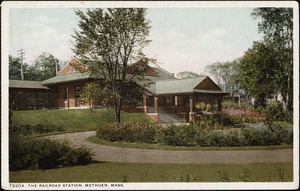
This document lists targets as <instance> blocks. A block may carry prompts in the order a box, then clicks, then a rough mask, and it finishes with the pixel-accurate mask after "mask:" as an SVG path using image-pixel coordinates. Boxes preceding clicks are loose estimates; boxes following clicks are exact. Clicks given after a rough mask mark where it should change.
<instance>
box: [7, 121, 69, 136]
mask: <svg viewBox="0 0 300 191" xmlns="http://www.w3.org/2000/svg"><path fill="white" fill-rule="evenodd" d="M54 131H64V130H63V128H61V127H57V126H55V125H52V124H37V125H21V126H16V125H10V126H9V133H11V134H15V135H23V136H28V135H32V134H43V133H49V132H54Z"/></svg>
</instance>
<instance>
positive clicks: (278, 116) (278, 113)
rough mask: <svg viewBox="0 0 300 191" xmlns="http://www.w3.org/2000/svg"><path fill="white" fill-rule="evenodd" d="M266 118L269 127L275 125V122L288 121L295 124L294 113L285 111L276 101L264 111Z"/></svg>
mask: <svg viewBox="0 0 300 191" xmlns="http://www.w3.org/2000/svg"><path fill="white" fill-rule="evenodd" d="M263 114H264V116H265V123H266V124H267V125H268V126H272V125H273V121H286V122H289V123H293V112H291V111H288V110H286V109H283V106H282V104H281V103H278V102H276V101H273V102H271V104H270V105H268V106H267V107H266V109H265V110H264V111H263Z"/></svg>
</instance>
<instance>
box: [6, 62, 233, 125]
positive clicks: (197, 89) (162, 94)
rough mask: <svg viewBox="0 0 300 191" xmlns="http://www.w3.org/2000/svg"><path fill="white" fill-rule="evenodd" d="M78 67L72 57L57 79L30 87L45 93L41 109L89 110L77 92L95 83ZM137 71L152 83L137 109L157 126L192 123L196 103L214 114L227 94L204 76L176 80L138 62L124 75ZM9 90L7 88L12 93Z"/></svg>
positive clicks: (165, 72)
mask: <svg viewBox="0 0 300 191" xmlns="http://www.w3.org/2000/svg"><path fill="white" fill-rule="evenodd" d="M78 67H80V61H79V60H78V59H76V58H75V57H74V58H72V59H71V60H70V61H69V62H68V63H67V64H66V65H65V66H64V67H63V68H62V70H61V71H59V72H58V75H57V76H55V77H53V78H50V79H47V80H45V81H43V82H36V83H34V84H36V85H37V84H39V85H38V86H35V88H33V89H31V90H32V91H34V92H40V91H43V92H44V93H45V92H47V104H44V105H43V107H44V106H48V108H57V109H70V108H86V107H89V106H88V105H82V104H81V102H80V92H81V91H82V88H83V86H84V85H85V84H87V83H89V82H92V81H95V80H96V78H95V77H92V76H90V75H88V74H85V73H81V72H79V71H78V70H77V69H78ZM141 68H142V69H143V70H145V71H146V74H145V75H146V77H147V78H148V79H150V80H151V81H152V82H153V83H152V84H151V85H150V86H146V87H144V92H143V97H142V98H141V101H140V103H142V106H139V108H141V111H142V112H145V113H146V114H147V115H149V116H150V117H151V118H152V119H153V120H155V121H157V122H161V123H164V122H188V121H193V120H195V119H197V116H198V115H199V114H200V113H201V111H200V110H199V109H198V108H197V107H196V104H197V103H199V102H205V103H210V104H211V105H216V106H217V107H216V108H217V110H219V111H220V110H221V102H222V98H223V96H224V95H226V94H227V93H225V92H223V91H222V90H221V89H220V88H219V87H218V86H217V85H216V84H215V83H214V82H213V81H212V80H211V79H210V78H209V77H208V76H201V77H197V78H188V79H177V78H175V77H174V74H172V73H169V72H167V71H165V70H163V69H162V68H160V67H151V66H149V65H148V64H147V63H146V62H145V61H142V60H140V61H137V62H136V63H133V64H131V65H129V67H128V71H127V72H128V74H129V75H130V74H131V73H134V70H135V69H141ZM140 85H141V84H140ZM13 88H14V87H10V89H12V90H13ZM11 94H12V95H11V96H12V100H18V105H20V99H16V93H15V91H12V93H11ZM34 95H37V100H36V102H34V103H35V106H36V107H35V108H41V106H39V104H38V103H39V102H38V99H39V95H40V93H37V94H34ZM45 103H46V102H45ZM25 105H26V104H25ZM30 105H33V104H30ZM136 107H137V106H136ZM18 108H19V109H27V108H29V107H18ZM30 108H32V106H30Z"/></svg>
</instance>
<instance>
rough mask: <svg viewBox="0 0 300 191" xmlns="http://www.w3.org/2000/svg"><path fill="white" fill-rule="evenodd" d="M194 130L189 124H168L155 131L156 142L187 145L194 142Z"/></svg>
mask: <svg viewBox="0 0 300 191" xmlns="http://www.w3.org/2000/svg"><path fill="white" fill-rule="evenodd" d="M195 133H196V130H195V128H194V127H193V126H189V125H180V126H176V125H169V126H167V127H164V128H161V129H160V130H159V131H158V133H157V142H159V143H161V144H165V145H172V146H189V145H193V144H194V143H193V142H194V136H195Z"/></svg>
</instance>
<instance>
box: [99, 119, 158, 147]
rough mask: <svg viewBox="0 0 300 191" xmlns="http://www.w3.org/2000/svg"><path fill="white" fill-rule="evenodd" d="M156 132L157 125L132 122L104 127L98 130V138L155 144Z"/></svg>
mask: <svg viewBox="0 0 300 191" xmlns="http://www.w3.org/2000/svg"><path fill="white" fill-rule="evenodd" d="M156 131H157V126H156V125H155V124H151V123H142V122H137V121H132V122H124V123H121V124H117V123H113V124H107V125H104V126H102V127H100V128H99V129H98V130H97V136H98V137H99V138H100V139H104V140H107V141H112V142H114V141H127V142H139V143H153V142H154V141H155V135H156Z"/></svg>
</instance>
